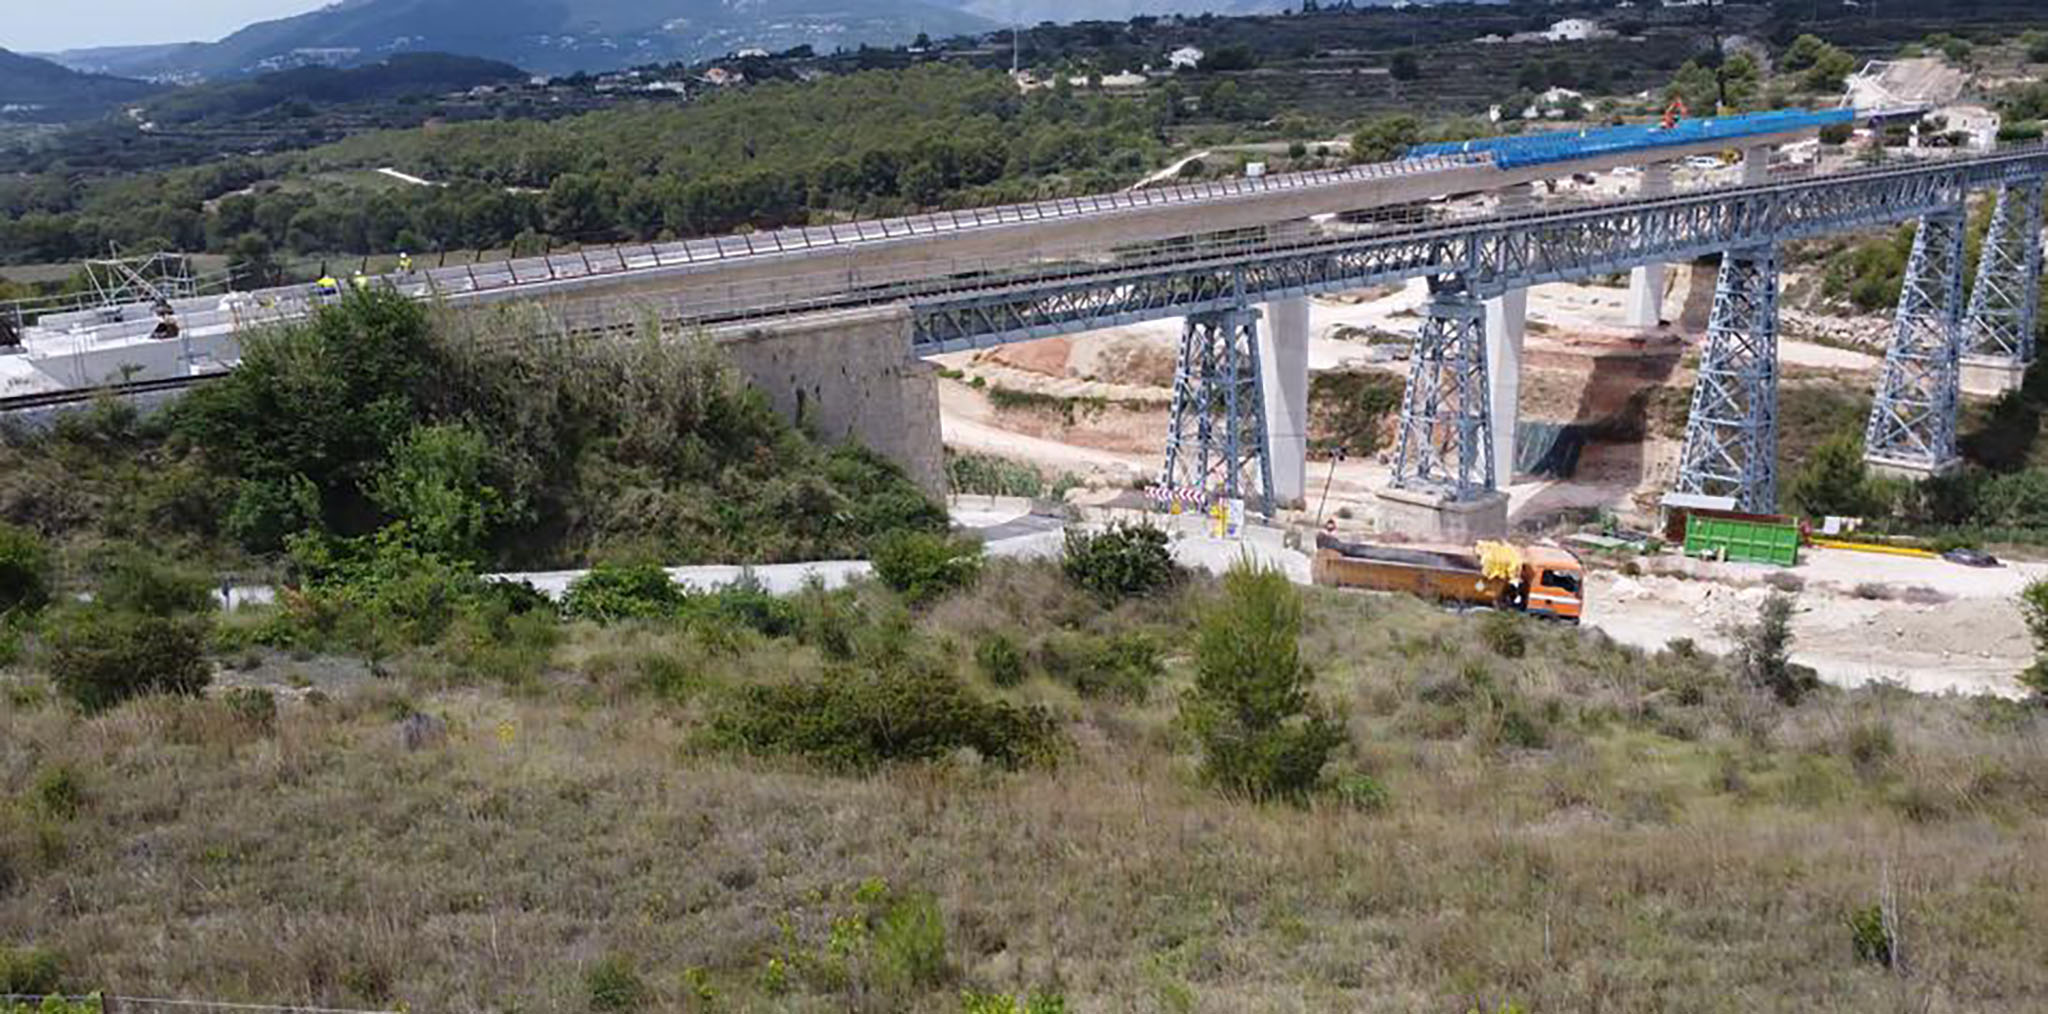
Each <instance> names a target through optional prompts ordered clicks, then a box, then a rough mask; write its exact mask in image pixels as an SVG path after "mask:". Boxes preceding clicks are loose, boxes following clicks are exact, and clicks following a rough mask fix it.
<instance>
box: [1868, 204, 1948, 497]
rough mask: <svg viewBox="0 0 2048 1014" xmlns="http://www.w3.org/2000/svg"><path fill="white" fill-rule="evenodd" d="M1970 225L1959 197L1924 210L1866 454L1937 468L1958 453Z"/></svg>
mask: <svg viewBox="0 0 2048 1014" xmlns="http://www.w3.org/2000/svg"><path fill="white" fill-rule="evenodd" d="M1967 232H1968V229H1967V227H1966V225H1965V222H1964V216H1963V206H1962V205H1961V204H1960V203H1958V204H1956V205H1955V206H1953V207H1951V208H1947V209H1944V210H1942V211H1940V212H1938V213H1935V214H1931V215H1928V216H1926V217H1925V218H1922V219H1921V220H1920V228H1919V230H1918V231H1917V232H1915V233H1914V236H1913V253H1912V256H1911V257H1910V258H1909V259H1908V260H1907V262H1906V279H1905V283H1904V285H1903V286H1902V287H1901V289H1900V291H1899V309H1898V316H1897V321H1896V323H1895V325H1894V329H1893V332H1892V341H1891V346H1890V347H1889V348H1888V349H1887V350H1886V351H1885V357H1884V370H1883V372H1882V373H1881V374H1880V375H1879V378H1878V385H1877V397H1876V399H1875V400H1874V401H1873V402H1872V404H1871V406H1870V423H1869V425H1868V427H1866V429H1865V431H1864V437H1863V454H1864V458H1865V459H1866V460H1868V461H1870V462H1871V463H1873V464H1878V465H1889V466H1892V467H1896V468H1902V469H1906V470H1909V471H1913V472H1922V473H1928V474H1933V473H1938V472H1941V471H1942V470H1944V469H1947V468H1950V467H1953V466H1954V465H1955V463H1956V461H1957V457H1956V405H1957V403H1958V402H1959V401H1960V399H1961V368H1962V363H1961V360H1962V344H1963V247H1964V238H1965V234H1966V233H1967Z"/></svg>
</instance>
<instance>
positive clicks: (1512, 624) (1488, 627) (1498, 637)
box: [1479, 613, 1529, 658]
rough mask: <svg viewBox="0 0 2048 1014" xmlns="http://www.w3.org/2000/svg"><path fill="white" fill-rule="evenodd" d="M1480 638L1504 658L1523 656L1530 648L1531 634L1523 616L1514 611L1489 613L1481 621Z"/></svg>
mask: <svg viewBox="0 0 2048 1014" xmlns="http://www.w3.org/2000/svg"><path fill="white" fill-rule="evenodd" d="M1479 637H1480V640H1482V641H1485V642H1486V646H1487V648H1489V649H1491V650H1492V651H1493V653H1494V654H1496V655H1499V656H1500V657H1502V658H1521V657H1522V656H1523V655H1524V654H1526V653H1527V652H1528V650H1529V635H1528V633H1527V632H1526V631H1524V630H1523V628H1522V618H1521V617H1519V616H1516V615H1514V614H1512V613H1488V614H1487V615H1486V618H1485V619H1483V620H1481V621H1479Z"/></svg>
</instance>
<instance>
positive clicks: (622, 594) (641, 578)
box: [562, 563, 685, 623]
mask: <svg viewBox="0 0 2048 1014" xmlns="http://www.w3.org/2000/svg"><path fill="white" fill-rule="evenodd" d="M684 598H685V593H684V591H683V589H682V587H681V586H680V585H677V584H676V583H675V582H674V581H671V580H669V576H668V573H667V572H666V571H664V570H662V569H661V568H660V567H657V566H655V565H653V564H651V563H638V564H616V563H601V564H598V565H597V566H596V567H593V568H591V570H590V571H589V572H588V573H586V574H584V575H583V576H582V577H579V578H577V579H576V581H575V583H573V584H571V585H570V586H569V592H568V594H566V595H564V596H562V614H563V615H565V616H568V617H571V618H573V619H581V620H595V621H596V622H598V623H615V622H617V621H619V620H651V619H661V618H664V617H670V616H674V615H676V613H677V612H678V611H679V610H681V608H682V606H683V601H684Z"/></svg>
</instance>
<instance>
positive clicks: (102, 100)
mask: <svg viewBox="0 0 2048 1014" xmlns="http://www.w3.org/2000/svg"><path fill="white" fill-rule="evenodd" d="M162 90H163V89H162V88H160V87H158V86H156V85H152V84H149V83H147V82H143V81H130V80H127V79H124V78H118V77H110V76H107V75H104V74H88V73H83V72H80V71H76V70H73V69H71V68H69V67H63V66H59V65H57V64H55V63H52V62H50V61H48V60H43V59H38V58H36V57H33V56H23V55H22V54H20V53H14V52H10V51H8V50H5V49H0V119H7V120H34V121H39V122H60V121H63V120H72V119H79V118H82V117H87V116H96V115H98V114H100V113H102V112H105V111H106V109H107V108H108V107H109V106H112V105H115V104H117V103H121V102H128V101H132V100H134V99H140V98H144V97H147V96H149V95H153V94H155V93H157V92H160V91H162Z"/></svg>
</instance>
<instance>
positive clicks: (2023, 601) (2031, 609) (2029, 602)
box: [2020, 578, 2048, 698]
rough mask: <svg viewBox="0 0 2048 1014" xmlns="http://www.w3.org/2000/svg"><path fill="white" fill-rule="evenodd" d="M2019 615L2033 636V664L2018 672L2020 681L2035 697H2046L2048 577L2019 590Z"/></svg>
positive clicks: (2047, 671)
mask: <svg viewBox="0 0 2048 1014" xmlns="http://www.w3.org/2000/svg"><path fill="white" fill-rule="evenodd" d="M2020 615H2021V616H2022V617H2023V618H2024V619H2025V620H2026V623H2027V633H2029V634H2031V635H2033V638H2034V664H2033V665H2030V666H2028V667H2027V668H2026V671H2024V672H2022V673H2020V683H2021V684H2022V685H2024V686H2025V687H2027V689H2029V690H2032V691H2033V692H2034V694H2035V696H2037V697H2044V698H2048V578H2042V579H2038V580H2035V581H2033V582H2031V583H2029V584H2028V585H2027V586H2026V588H2024V589H2022V590H2021V591H2020Z"/></svg>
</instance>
